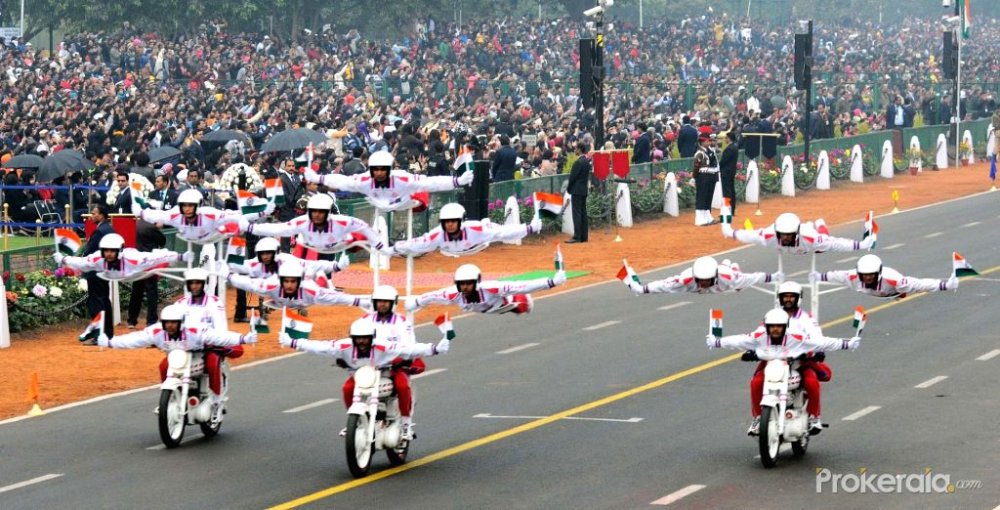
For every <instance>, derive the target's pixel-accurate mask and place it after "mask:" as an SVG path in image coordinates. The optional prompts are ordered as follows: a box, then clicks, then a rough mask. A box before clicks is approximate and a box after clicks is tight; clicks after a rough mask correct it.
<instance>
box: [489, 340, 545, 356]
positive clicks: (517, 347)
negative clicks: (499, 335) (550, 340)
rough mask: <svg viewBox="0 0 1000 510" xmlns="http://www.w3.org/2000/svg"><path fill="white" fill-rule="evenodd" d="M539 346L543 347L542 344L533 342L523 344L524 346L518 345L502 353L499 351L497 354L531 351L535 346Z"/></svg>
mask: <svg viewBox="0 0 1000 510" xmlns="http://www.w3.org/2000/svg"><path fill="white" fill-rule="evenodd" d="M538 345H541V344H539V343H535V342H532V343H528V344H523V345H516V346H514V347H511V348H510V349H504V350H502V351H497V354H510V353H512V352H517V351H523V350H525V349H531V348H532V347H535V346H538Z"/></svg>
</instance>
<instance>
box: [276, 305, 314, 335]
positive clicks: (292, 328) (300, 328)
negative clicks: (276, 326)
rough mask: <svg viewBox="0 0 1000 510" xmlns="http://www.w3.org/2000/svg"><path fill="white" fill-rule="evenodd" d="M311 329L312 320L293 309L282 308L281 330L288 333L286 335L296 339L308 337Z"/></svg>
mask: <svg viewBox="0 0 1000 510" xmlns="http://www.w3.org/2000/svg"><path fill="white" fill-rule="evenodd" d="M312 329H313V323H312V321H310V320H309V319H307V318H305V317H303V316H301V315H299V314H297V313H295V311H294V310H289V309H288V308H287V307H286V308H282V312H281V330H282V331H284V332H285V333H288V336H290V337H292V338H295V339H297V340H302V339H305V338H309V333H311V332H312Z"/></svg>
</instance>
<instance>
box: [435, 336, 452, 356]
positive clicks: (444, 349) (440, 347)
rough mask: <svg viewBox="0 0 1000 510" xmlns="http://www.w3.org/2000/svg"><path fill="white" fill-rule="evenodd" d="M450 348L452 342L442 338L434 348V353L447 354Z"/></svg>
mask: <svg viewBox="0 0 1000 510" xmlns="http://www.w3.org/2000/svg"><path fill="white" fill-rule="evenodd" d="M449 346H451V340H448V339H447V338H442V339H441V341H440V342H438V343H437V345H435V346H434V351H435V353H436V354H447V353H448V347H449Z"/></svg>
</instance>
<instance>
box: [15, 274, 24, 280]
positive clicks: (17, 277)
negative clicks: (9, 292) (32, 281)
mask: <svg viewBox="0 0 1000 510" xmlns="http://www.w3.org/2000/svg"><path fill="white" fill-rule="evenodd" d="M14 279H15V280H17V281H19V282H23V281H24V275H23V274H21V273H14Z"/></svg>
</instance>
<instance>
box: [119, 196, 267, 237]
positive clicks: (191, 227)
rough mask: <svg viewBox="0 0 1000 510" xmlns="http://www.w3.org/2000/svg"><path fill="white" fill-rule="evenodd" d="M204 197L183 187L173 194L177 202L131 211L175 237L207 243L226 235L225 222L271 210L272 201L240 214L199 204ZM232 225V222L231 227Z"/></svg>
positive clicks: (256, 217)
mask: <svg viewBox="0 0 1000 510" xmlns="http://www.w3.org/2000/svg"><path fill="white" fill-rule="evenodd" d="M203 200H204V197H203V196H202V194H201V192H200V191H198V190H196V189H187V190H184V191H182V192H181V194H180V195H178V196H177V205H176V206H174V207H173V208H171V209H168V210H166V211H157V210H155V209H139V208H134V209H133V211H132V214H134V215H136V216H138V217H139V219H141V220H144V221H147V222H149V223H154V224H156V223H160V224H163V225H167V226H171V227H174V228H176V229H177V237H179V238H181V239H183V240H185V241H189V242H192V243H195V244H202V245H205V244H211V243H214V242H216V241H219V240H221V239H222V238H224V237H225V236H226V235H228V230H227V229H226V226H227V225H236V224H242V223H244V222H245V223H247V224H249V222H251V221H259V220H261V219H263V218H266V217H267V216H268V215H270V214H271V212H273V211H274V203H273V202H268V205H267V208H266V209H265V210H264V211H262V212H259V213H252V214H247V215H243V214H241V213H240V212H239V211H222V210H219V209H216V208H214V207H207V206H204V207H203V206H201V203H202V201H203ZM233 228H235V226H234V227H233Z"/></svg>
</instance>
